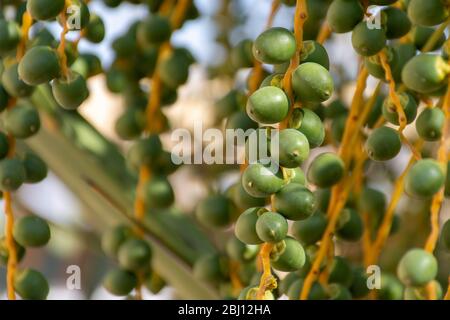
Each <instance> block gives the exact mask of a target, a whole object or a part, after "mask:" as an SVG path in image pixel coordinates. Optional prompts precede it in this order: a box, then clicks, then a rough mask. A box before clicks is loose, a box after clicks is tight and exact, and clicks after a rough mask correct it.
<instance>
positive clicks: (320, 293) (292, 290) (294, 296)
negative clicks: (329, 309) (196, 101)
mask: <svg viewBox="0 0 450 320" xmlns="http://www.w3.org/2000/svg"><path fill="white" fill-rule="evenodd" d="M304 281H305V280H304V279H298V280H296V281H294V282H293V283H292V284H291V286H290V287H289V290H288V293H287V296H288V297H289V300H298V299H299V298H300V294H301V292H302V289H303V283H304ZM326 298H327V293H326V291H325V290H324V288H323V287H322V285H321V284H320V283H318V282H314V283H313V285H312V286H311V291H310V292H309V295H308V300H325V299H326Z"/></svg>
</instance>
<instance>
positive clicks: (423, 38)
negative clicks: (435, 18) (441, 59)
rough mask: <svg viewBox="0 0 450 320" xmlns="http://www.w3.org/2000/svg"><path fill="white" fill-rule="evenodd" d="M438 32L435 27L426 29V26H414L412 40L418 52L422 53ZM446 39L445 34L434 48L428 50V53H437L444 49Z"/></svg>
mask: <svg viewBox="0 0 450 320" xmlns="http://www.w3.org/2000/svg"><path fill="white" fill-rule="evenodd" d="M434 32H436V29H435V28H433V27H424V26H414V28H412V30H411V33H410V34H411V40H412V43H413V45H414V46H415V47H416V48H417V50H420V51H422V50H423V49H424V48H425V46H426V45H427V42H428V40H429V39H430V37H431V36H432V35H433V34H434ZM445 40H446V37H445V34H442V35H441V37H440V38H439V39H438V40H437V41H436V42H435V44H434V45H433V46H432V47H429V48H428V51H435V50H438V49H439V48H441V47H442V45H443V44H444V43H445Z"/></svg>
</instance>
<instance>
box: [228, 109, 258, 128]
mask: <svg viewBox="0 0 450 320" xmlns="http://www.w3.org/2000/svg"><path fill="white" fill-rule="evenodd" d="M257 128H258V123H256V122H255V121H253V120H252V119H251V118H250V117H249V116H248V114H247V113H246V112H245V111H236V112H234V113H233V114H231V115H230V116H229V117H228V118H227V122H226V124H225V129H230V130H238V129H242V130H244V132H245V131H247V130H248V129H257Z"/></svg>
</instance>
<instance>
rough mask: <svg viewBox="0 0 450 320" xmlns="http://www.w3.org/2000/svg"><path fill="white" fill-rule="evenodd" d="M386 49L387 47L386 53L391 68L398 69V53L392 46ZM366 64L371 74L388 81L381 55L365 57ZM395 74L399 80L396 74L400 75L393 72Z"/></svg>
mask: <svg viewBox="0 0 450 320" xmlns="http://www.w3.org/2000/svg"><path fill="white" fill-rule="evenodd" d="M386 49H387V50H386V55H387V59H388V64H389V66H390V67H391V70H396V67H397V63H398V57H397V53H396V51H395V50H394V49H392V48H391V47H386ZM364 65H365V66H366V68H367V71H368V72H369V74H370V75H371V76H373V77H375V78H377V79H380V80H383V81H386V73H385V71H384V68H383V65H382V64H381V61H380V56H379V55H373V56H370V57H365V58H364ZM393 76H394V80H397V79H396V77H395V76H398V75H396V74H395V73H393Z"/></svg>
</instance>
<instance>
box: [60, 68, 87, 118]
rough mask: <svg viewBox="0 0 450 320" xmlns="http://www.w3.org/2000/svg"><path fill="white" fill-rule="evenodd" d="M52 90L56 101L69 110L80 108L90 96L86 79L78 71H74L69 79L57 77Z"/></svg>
mask: <svg viewBox="0 0 450 320" xmlns="http://www.w3.org/2000/svg"><path fill="white" fill-rule="evenodd" d="M52 92H53V96H54V97H55V100H56V102H58V104H59V105H60V106H61V107H63V108H64V109H67V110H74V109H76V108H78V107H79V106H80V105H81V104H82V103H83V102H84V101H85V100H86V99H87V97H88V96H89V89H88V87H87V84H86V80H85V79H84V78H83V77H82V76H81V75H80V74H78V73H76V72H72V74H71V75H70V76H69V78H67V79H63V78H59V79H55V80H54V81H53V82H52Z"/></svg>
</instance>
